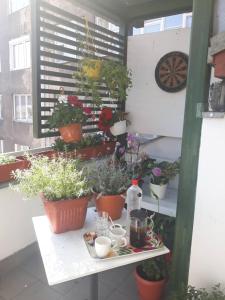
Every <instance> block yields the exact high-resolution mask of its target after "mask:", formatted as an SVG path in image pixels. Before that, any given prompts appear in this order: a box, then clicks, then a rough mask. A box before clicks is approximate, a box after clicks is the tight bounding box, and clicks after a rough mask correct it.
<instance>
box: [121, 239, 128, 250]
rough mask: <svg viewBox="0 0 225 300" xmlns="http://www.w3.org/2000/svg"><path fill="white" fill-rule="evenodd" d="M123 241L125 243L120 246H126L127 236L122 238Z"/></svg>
mask: <svg viewBox="0 0 225 300" xmlns="http://www.w3.org/2000/svg"><path fill="white" fill-rule="evenodd" d="M121 241H123V245H121V246H120V247H122V248H123V247H126V246H127V239H126V238H125V237H122V238H121Z"/></svg>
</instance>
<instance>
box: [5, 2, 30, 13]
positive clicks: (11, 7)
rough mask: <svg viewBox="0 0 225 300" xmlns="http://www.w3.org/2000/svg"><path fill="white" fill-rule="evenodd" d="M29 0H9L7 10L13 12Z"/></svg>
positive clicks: (24, 5)
mask: <svg viewBox="0 0 225 300" xmlns="http://www.w3.org/2000/svg"><path fill="white" fill-rule="evenodd" d="M28 4H29V0H9V12H10V13H13V12H15V11H17V10H19V9H21V8H24V7H26V6H27V5H28Z"/></svg>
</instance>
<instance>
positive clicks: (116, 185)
mask: <svg viewBox="0 0 225 300" xmlns="http://www.w3.org/2000/svg"><path fill="white" fill-rule="evenodd" d="M90 180H91V182H92V186H93V191H94V192H95V193H96V197H95V204H96V208H97V210H98V211H106V212H108V214H109V215H110V217H111V218H112V220H116V219H119V218H120V217H121V214H122V210H123V207H124V204H125V196H124V194H125V192H126V190H127V188H128V187H129V185H130V177H129V174H128V172H127V170H125V169H124V168H122V167H120V165H115V164H114V163H113V162H112V161H110V160H107V161H104V162H101V163H99V164H96V165H95V166H94V167H93V168H92V169H91V171H90Z"/></svg>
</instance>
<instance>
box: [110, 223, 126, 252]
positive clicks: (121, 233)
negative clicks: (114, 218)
mask: <svg viewBox="0 0 225 300" xmlns="http://www.w3.org/2000/svg"><path fill="white" fill-rule="evenodd" d="M109 232H110V238H111V240H112V243H113V247H125V246H127V239H126V237H125V235H126V230H125V229H123V228H122V226H121V225H120V224H114V225H111V226H110V231H109Z"/></svg>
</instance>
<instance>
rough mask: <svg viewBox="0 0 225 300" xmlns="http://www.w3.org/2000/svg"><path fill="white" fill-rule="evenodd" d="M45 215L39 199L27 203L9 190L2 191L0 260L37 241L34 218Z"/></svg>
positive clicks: (0, 203) (0, 201)
mask: <svg viewBox="0 0 225 300" xmlns="http://www.w3.org/2000/svg"><path fill="white" fill-rule="evenodd" d="M43 214H44V213H43V206H42V203H41V201H40V199H39V197H37V198H35V199H32V200H26V201H25V200H23V199H22V196H21V195H20V194H19V193H17V192H14V191H12V190H10V189H9V188H3V189H0V260H2V259H4V258H6V257H8V256H10V255H12V254H13V253H15V252H17V251H19V250H21V249H23V248H25V247H26V246H28V245H29V244H31V243H33V242H34V241H35V240H36V238H35V233H34V229H33V224H32V217H33V216H38V215H43Z"/></svg>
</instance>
